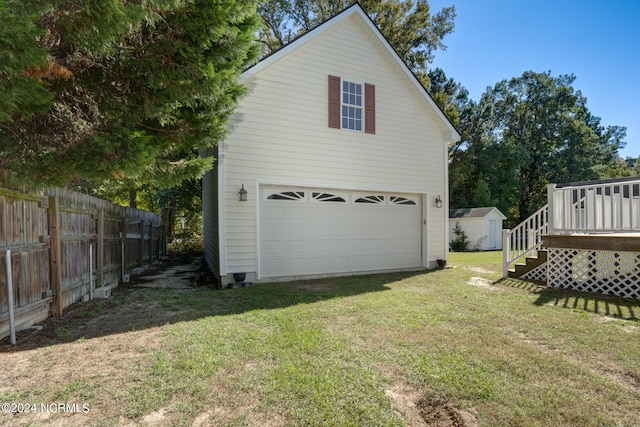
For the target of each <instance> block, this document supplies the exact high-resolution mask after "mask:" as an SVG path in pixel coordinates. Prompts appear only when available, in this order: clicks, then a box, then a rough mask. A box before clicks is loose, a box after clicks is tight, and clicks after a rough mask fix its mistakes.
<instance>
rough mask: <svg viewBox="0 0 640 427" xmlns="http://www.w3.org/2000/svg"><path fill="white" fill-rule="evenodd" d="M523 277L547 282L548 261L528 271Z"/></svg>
mask: <svg viewBox="0 0 640 427" xmlns="http://www.w3.org/2000/svg"><path fill="white" fill-rule="evenodd" d="M547 262H548V261H547ZM521 279H524V280H535V281H538V282H546V281H547V263H546V262H545V263H543V264H540V265H539V266H537V267H536V268H534V269H533V270H531V271H527V272H526V273H525V274H523V275H522V277H521Z"/></svg>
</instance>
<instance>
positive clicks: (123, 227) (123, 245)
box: [120, 217, 127, 283]
mask: <svg viewBox="0 0 640 427" xmlns="http://www.w3.org/2000/svg"><path fill="white" fill-rule="evenodd" d="M120 239H121V242H120V251H121V252H120V262H121V263H122V271H121V277H120V280H121V281H122V283H124V276H125V274H126V271H127V218H126V217H124V218H123V219H122V221H121V222H120Z"/></svg>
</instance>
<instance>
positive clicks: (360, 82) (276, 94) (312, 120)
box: [203, 4, 460, 285]
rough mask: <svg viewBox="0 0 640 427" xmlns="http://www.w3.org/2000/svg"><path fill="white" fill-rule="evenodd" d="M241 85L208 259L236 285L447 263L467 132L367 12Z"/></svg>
mask: <svg viewBox="0 0 640 427" xmlns="http://www.w3.org/2000/svg"><path fill="white" fill-rule="evenodd" d="M241 78H242V81H243V83H244V84H245V85H246V87H247V89H248V93H247V95H246V96H245V97H244V98H243V99H242V100H241V101H240V104H239V106H238V108H237V109H236V112H235V114H234V115H233V117H232V119H231V120H230V123H229V133H228V135H227V138H226V140H225V141H224V142H222V143H220V145H219V146H218V148H217V150H215V151H212V152H208V153H203V155H212V156H215V158H216V162H215V166H214V169H213V170H212V171H210V172H209V173H207V175H206V176H205V177H204V180H203V205H204V233H205V257H206V260H207V263H208V264H209V266H210V268H211V269H212V271H214V273H216V274H217V275H218V276H219V278H220V280H221V282H222V283H223V284H224V285H226V284H229V283H232V282H233V281H234V278H233V273H246V279H245V280H246V281H252V282H255V281H272V280H285V279H293V278H297V277H313V276H330V275H345V274H356V273H364V272H379V271H391V270H404V269H421V268H433V267H435V266H436V265H437V264H436V260H438V259H447V254H448V247H449V236H448V230H449V228H448V225H447V224H448V218H447V212H448V200H447V197H446V195H447V194H448V186H447V174H448V169H447V147H448V144H451V143H453V142H455V141H458V140H459V138H460V136H459V134H458V132H457V131H456V129H455V128H454V127H453V126H452V124H451V123H450V122H449V121H448V120H447V118H446V117H445V115H444V114H443V113H442V111H441V110H440V109H439V108H438V106H437V105H436V104H435V102H434V101H433V99H432V98H431V96H430V95H429V94H428V93H427V91H426V90H425V89H424V87H423V86H422V85H421V84H420V82H419V81H418V80H417V78H416V77H415V76H414V74H413V73H412V72H411V71H410V70H409V69H408V68H407V66H406V65H405V63H404V62H403V61H402V60H401V59H400V57H399V56H398V55H397V53H396V52H395V51H394V49H393V48H392V47H391V46H390V45H389V43H388V41H387V40H386V39H385V37H384V36H383V35H382V34H381V33H380V31H379V30H378V29H377V28H376V26H375V25H374V24H373V23H372V21H371V20H370V19H369V17H368V16H367V15H366V14H365V12H364V11H363V10H362V8H361V7H360V6H359V5H358V4H355V5H353V6H351V7H349V8H348V9H346V10H344V11H343V12H342V13H340V14H338V15H336V16H335V17H333V18H332V19H330V20H328V21H326V22H325V23H323V24H322V25H320V26H318V27H316V28H315V29H313V30H312V31H310V32H308V33H307V34H305V35H304V36H302V37H300V38H298V39H296V40H295V41H293V42H292V43H290V44H288V45H287V46H285V47H284V48H282V49H280V50H279V51H277V52H275V53H274V54H272V55H270V56H269V57H267V58H265V59H264V60H262V61H261V62H259V63H258V64H257V65H255V66H253V67H251V68H249V69H248V70H247V71H245V72H244V73H243V74H242V77H241ZM240 193H243V195H241V194H240ZM244 197H246V201H242V200H241V198H244ZM436 200H437V203H436Z"/></svg>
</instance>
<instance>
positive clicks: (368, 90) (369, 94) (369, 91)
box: [364, 83, 376, 133]
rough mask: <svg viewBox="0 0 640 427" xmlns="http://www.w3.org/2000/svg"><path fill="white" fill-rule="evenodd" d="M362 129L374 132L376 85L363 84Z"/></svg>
mask: <svg viewBox="0 0 640 427" xmlns="http://www.w3.org/2000/svg"><path fill="white" fill-rule="evenodd" d="M364 131H365V132H366V133H376V87H375V86H374V85H370V84H369V83H365V84H364Z"/></svg>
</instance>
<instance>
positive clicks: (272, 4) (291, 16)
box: [259, 0, 456, 83]
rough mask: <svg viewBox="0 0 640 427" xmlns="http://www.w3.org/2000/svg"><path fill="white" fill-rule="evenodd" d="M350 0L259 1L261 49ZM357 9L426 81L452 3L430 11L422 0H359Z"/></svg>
mask: <svg viewBox="0 0 640 427" xmlns="http://www.w3.org/2000/svg"><path fill="white" fill-rule="evenodd" d="M352 3H353V2H352V1H351V0H339V1H334V0H267V1H265V2H263V3H262V5H261V6H260V7H259V11H260V14H261V15H262V19H263V21H264V25H263V29H262V30H261V32H260V41H261V42H262V44H263V54H268V53H270V52H273V51H274V50H277V49H279V48H280V47H282V46H284V45H285V44H287V43H288V42H290V41H291V40H293V39H294V38H296V37H298V36H300V35H301V34H304V33H306V32H307V31H309V30H311V29H312V28H314V27H315V26H317V25H318V24H320V23H322V22H324V21H326V20H327V19H329V18H331V17H332V16H334V15H336V14H337V13H339V12H341V11H342V10H343V9H345V8H346V7H348V6H349V5H350V4H352ZM360 4H361V5H362V7H363V9H364V10H365V11H366V12H367V14H368V15H369V17H371V19H372V21H373V22H374V23H375V24H376V26H377V27H378V28H379V29H380V31H381V32H382V34H384V36H385V37H386V38H387V40H389V43H390V44H391V46H393V47H394V49H395V50H396V51H397V52H398V54H399V55H400V57H401V58H402V59H403V60H404V61H405V62H406V63H407V65H408V66H409V68H411V69H412V70H413V71H414V73H416V75H417V76H418V77H419V78H420V79H421V80H422V81H423V83H427V70H428V65H429V64H430V63H431V62H433V59H434V56H435V52H436V50H438V49H446V45H445V44H444V42H443V40H444V37H445V36H446V35H447V34H449V33H451V32H452V31H453V27H454V18H455V16H456V13H455V7H454V6H450V7H445V8H443V9H442V10H441V11H440V12H437V13H435V14H432V13H431V7H430V6H429V3H428V2H427V1H426V0H417V1H415V2H414V1H411V0H408V1H401V0H362V1H360Z"/></svg>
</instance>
